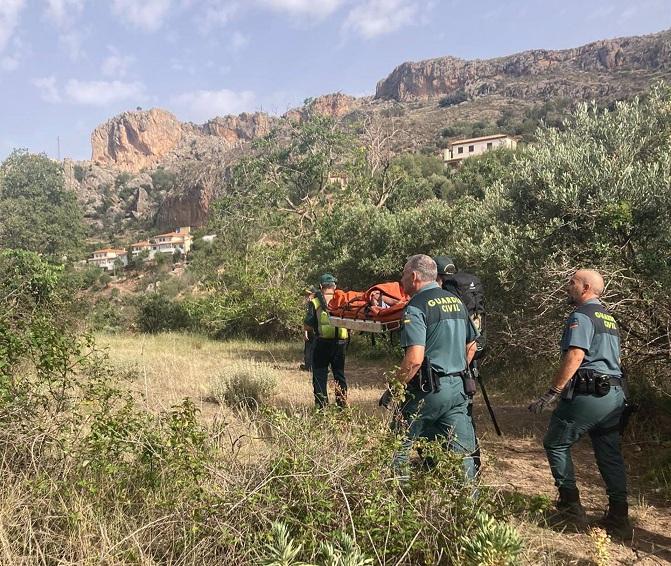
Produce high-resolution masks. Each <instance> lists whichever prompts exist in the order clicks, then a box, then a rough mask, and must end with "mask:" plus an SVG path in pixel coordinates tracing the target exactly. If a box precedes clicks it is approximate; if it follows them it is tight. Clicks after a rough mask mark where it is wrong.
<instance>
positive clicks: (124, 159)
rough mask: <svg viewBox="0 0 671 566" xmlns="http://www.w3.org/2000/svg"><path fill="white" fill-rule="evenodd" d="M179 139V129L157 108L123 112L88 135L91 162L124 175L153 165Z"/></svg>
mask: <svg viewBox="0 0 671 566" xmlns="http://www.w3.org/2000/svg"><path fill="white" fill-rule="evenodd" d="M181 139H182V127H181V124H180V123H179V121H178V120H177V118H175V117H174V116H173V115H172V114H170V112H166V111H165V110H161V109H159V108H152V109H151V110H147V111H137V112H124V113H123V114H120V115H119V116H115V117H114V118H112V119H111V120H108V121H107V122H105V123H104V124H102V125H100V126H98V127H97V128H96V129H95V130H94V131H93V133H92V134H91V147H92V155H91V160H92V161H93V162H94V163H96V164H97V165H114V166H116V167H117V168H119V169H121V170H124V171H140V170H141V169H143V168H145V167H152V166H154V165H156V164H157V163H158V162H159V161H160V160H161V158H162V157H163V156H164V155H166V154H167V153H168V152H169V151H170V150H172V149H173V148H174V147H175V146H176V145H177V144H178V143H179V142H180V140H181Z"/></svg>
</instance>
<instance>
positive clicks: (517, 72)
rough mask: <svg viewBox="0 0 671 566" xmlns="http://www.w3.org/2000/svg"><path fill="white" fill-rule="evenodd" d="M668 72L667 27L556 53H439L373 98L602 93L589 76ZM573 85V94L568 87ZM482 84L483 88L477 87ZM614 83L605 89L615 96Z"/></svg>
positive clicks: (670, 40) (670, 33)
mask: <svg viewBox="0 0 671 566" xmlns="http://www.w3.org/2000/svg"><path fill="white" fill-rule="evenodd" d="M641 69H646V70H653V71H667V72H668V71H671V30H667V31H663V32H660V33H657V34H653V35H649V36H641V37H629V38H619V39H610V40H602V41H597V42H594V43H590V44H588V45H584V46H582V47H578V48H575V49H565V50H562V51H549V50H542V49H538V50H533V51H525V52H523V53H517V54H515V55H510V56H509V57H499V58H496V59H488V60H482V61H480V60H475V61H466V60H464V59H457V58H455V57H440V58H438V59H430V60H428V61H421V62H417V63H411V62H410V63H403V64H402V65H400V66H398V67H396V69H394V70H393V71H392V73H391V74H390V75H389V76H388V77H387V78H385V79H383V80H381V81H380V82H379V83H378V84H377V89H376V93H375V98H376V99H382V100H397V101H400V102H411V101H422V100H429V99H431V98H435V97H439V96H446V95H449V94H452V93H454V92H455V91H459V90H463V91H464V92H465V93H467V94H469V95H473V96H477V95H483V94H494V93H497V94H503V95H506V96H517V97H540V96H557V95H559V96H574V97H576V98H579V97H582V96H584V95H585V92H586V91H587V96H588V97H589V96H590V94H592V95H599V94H603V91H604V85H603V84H602V81H599V80H598V78H597V80H594V81H591V82H592V84H591V85H590V84H589V83H590V78H596V77H589V76H586V75H585V72H586V71H587V72H590V73H594V74H604V73H608V74H609V76H611V78H612V73H613V72H620V71H636V70H641ZM572 84H573V85H575V88H576V90H575V92H573V90H572V89H573V87H572V86H571V85H572ZM483 85H484V86H483ZM591 89H594V90H593V91H592V90H591ZM614 89H615V90H617V86H616V85H615V86H612V87H611V88H610V89H607V91H608V94H615V93H614V92H613V90H614Z"/></svg>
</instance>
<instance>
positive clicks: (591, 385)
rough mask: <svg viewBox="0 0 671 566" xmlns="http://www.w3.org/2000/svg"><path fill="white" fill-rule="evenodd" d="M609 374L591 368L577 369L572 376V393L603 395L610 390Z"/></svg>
mask: <svg viewBox="0 0 671 566" xmlns="http://www.w3.org/2000/svg"><path fill="white" fill-rule="evenodd" d="M610 378H611V376H610V375H606V374H603V373H598V372H595V371H594V370H591V369H579V370H578V371H577V372H576V373H575V375H574V376H573V377H572V379H573V380H574V383H573V394H574V395H596V396H597V397H603V396H604V395H608V392H609V391H610Z"/></svg>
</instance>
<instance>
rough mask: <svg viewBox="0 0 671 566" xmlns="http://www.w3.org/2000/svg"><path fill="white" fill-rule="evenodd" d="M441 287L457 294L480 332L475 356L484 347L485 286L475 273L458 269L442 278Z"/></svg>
mask: <svg viewBox="0 0 671 566" xmlns="http://www.w3.org/2000/svg"><path fill="white" fill-rule="evenodd" d="M443 289H445V290H446V291H449V292H450V293H454V294H455V295H457V296H458V297H459V298H460V299H461V301H462V302H463V303H464V305H465V306H466V310H468V316H470V317H471V320H472V321H473V324H474V325H475V328H477V329H478V331H479V332H480V337H479V338H478V340H477V342H478V351H477V353H476V358H478V357H480V356H481V355H482V351H483V350H484V348H485V344H486V339H485V288H484V286H483V285H482V281H480V278H479V277H478V276H477V275H473V274H472V273H466V272H465V271H459V272H458V273H454V274H452V275H450V276H449V277H448V278H446V279H444V282H443Z"/></svg>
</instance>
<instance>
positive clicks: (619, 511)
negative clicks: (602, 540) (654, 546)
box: [601, 499, 634, 541]
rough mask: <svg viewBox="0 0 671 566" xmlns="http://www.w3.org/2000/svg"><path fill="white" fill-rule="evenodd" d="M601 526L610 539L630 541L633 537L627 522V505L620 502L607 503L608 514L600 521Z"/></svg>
mask: <svg viewBox="0 0 671 566" xmlns="http://www.w3.org/2000/svg"><path fill="white" fill-rule="evenodd" d="M601 526H602V527H603V528H604V529H606V532H607V533H608V534H609V535H611V536H612V537H615V538H618V539H620V540H624V541H627V540H631V539H632V537H633V536H634V528H633V527H632V526H631V522H630V521H629V505H627V503H626V502H622V501H613V500H612V499H611V500H610V501H609V502H608V512H607V513H606V516H605V517H604V518H603V520H602V521H601Z"/></svg>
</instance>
